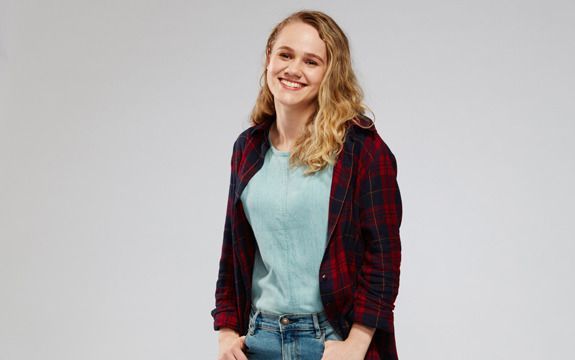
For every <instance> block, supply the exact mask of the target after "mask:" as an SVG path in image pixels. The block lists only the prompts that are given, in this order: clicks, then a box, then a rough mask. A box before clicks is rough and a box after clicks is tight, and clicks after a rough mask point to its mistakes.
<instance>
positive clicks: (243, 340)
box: [240, 335, 247, 349]
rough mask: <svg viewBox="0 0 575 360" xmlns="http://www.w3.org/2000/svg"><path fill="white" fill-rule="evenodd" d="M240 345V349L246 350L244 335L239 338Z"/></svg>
mask: <svg viewBox="0 0 575 360" xmlns="http://www.w3.org/2000/svg"><path fill="white" fill-rule="evenodd" d="M240 344H241V347H242V349H246V348H247V346H246V336H245V335H244V336H240Z"/></svg>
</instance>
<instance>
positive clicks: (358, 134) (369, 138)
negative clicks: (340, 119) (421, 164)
mask: <svg viewBox="0 0 575 360" xmlns="http://www.w3.org/2000/svg"><path fill="white" fill-rule="evenodd" d="M359 123H360V124H361V126H360V125H358V124H357V123H355V122H352V123H351V126H350V127H349V135H350V137H351V139H352V141H353V142H354V143H355V146H356V154H357V155H358V159H359V162H360V163H362V164H365V163H371V162H373V161H374V160H378V159H379V160H381V159H382V158H383V159H384V160H385V159H387V160H392V161H393V162H395V156H394V154H393V153H392V151H391V149H390V148H389V146H388V145H387V143H386V142H385V141H384V140H383V138H382V136H381V135H380V133H379V131H378V130H377V128H376V127H375V123H374V121H373V120H371V119H370V118H368V117H367V116H365V115H363V116H362V118H361V119H360V121H359ZM364 125H365V126H368V127H365V126H364Z"/></svg>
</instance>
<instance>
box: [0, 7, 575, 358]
mask: <svg viewBox="0 0 575 360" xmlns="http://www.w3.org/2000/svg"><path fill="white" fill-rule="evenodd" d="M301 8H313V9H318V10H323V11H325V12H327V13H328V14H329V15H331V16H332V17H333V18H334V19H335V20H336V21H337V22H338V23H339V24H340V25H341V26H342V28H343V29H344V31H346V33H347V35H348V36H349V38H350V40H351V46H352V53H353V54H352V55H353V61H354V66H355V69H356V71H357V75H358V77H359V80H360V82H361V84H362V86H363V88H364V90H365V93H366V95H367V96H366V102H367V104H368V105H369V106H370V107H371V108H372V110H373V111H374V113H375V114H376V120H375V121H376V127H377V128H378V130H379V133H380V135H381V136H382V138H383V139H384V140H385V141H386V142H387V144H388V145H389V146H390V148H391V149H392V151H393V152H394V154H395V155H396V157H397V160H398V166H399V168H398V171H399V177H398V180H399V184H400V189H401V191H402V196H403V201H404V221H403V224H402V228H401V234H402V244H403V263H402V278H401V287H400V293H399V297H398V300H397V307H396V328H397V346H398V349H399V354H400V357H401V358H402V359H454V360H458V359H567V358H573V357H574V356H575V351H573V348H572V344H571V343H572V341H573V336H574V335H575V331H574V330H573V324H574V323H575V315H574V314H575V312H574V311H573V304H574V303H575V294H574V289H573V284H574V281H573V273H574V271H575V267H574V265H573V254H574V250H575V245H574V242H573V240H574V237H573V235H572V234H571V233H570V232H569V231H571V229H570V227H569V226H568V225H569V222H568V220H572V219H573V213H574V212H573V201H574V200H575V199H574V196H573V190H572V186H573V183H575V162H574V161H573V154H574V153H575V145H574V144H573V140H572V138H573V136H574V135H575V134H574V128H575V126H574V124H573V120H574V115H575V110H574V109H573V104H574V99H575V85H574V84H575V83H574V81H575V77H574V67H573V64H575V36H574V35H575V6H574V4H573V2H572V1H500V0H499V1H494V0H489V1H433V2H430V1H402V2H398V1H383V2H381V1H378V2H375V1H373V2H361V1H356V2H353V3H352V2H350V1H318V2H300V1H289V2H281V3H280V2H275V1H257V2H256V1H252V2H249V3H247V2H232V1H230V2H226V3H224V2H199V1H197V2H194V1H189V0H186V1H184V0H180V1H165V0H164V1H159V0H157V1H126V0H122V1H118V0H115V1H72V0H60V1H2V2H0V94H1V95H0V119H1V121H0V239H1V242H0V284H1V287H0V359H1V360H21V359H26V360H40V359H41V360H45V359H54V360H56V359H58V360H65V359H70V360H77V359H83V360H91V359H102V360H104V359H105V360H112V359H215V358H216V354H217V332H215V331H213V330H212V318H211V316H210V313H209V312H210V310H211V309H212V307H213V305H214V289H215V281H216V276H217V266H218V260H219V254H220V246H221V239H222V234H223V225H224V215H225V206H226V199H227V186H228V180H229V161H230V156H231V150H232V144H233V141H234V140H235V138H236V136H237V135H238V134H239V132H240V131H241V130H243V129H245V128H247V126H248V115H249V113H250V110H251V107H252V105H253V103H254V100H255V97H256V95H257V89H258V81H259V76H260V72H261V66H262V61H263V54H264V45H265V40H266V38H267V36H268V34H269V32H270V30H271V29H272V27H273V26H274V25H275V24H276V23H277V22H278V21H280V20H281V19H282V18H283V17H285V16H287V15H288V14H289V13H291V12H292V11H295V10H299V9H301ZM571 223H572V222H571Z"/></svg>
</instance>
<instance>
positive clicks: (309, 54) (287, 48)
mask: <svg viewBox="0 0 575 360" xmlns="http://www.w3.org/2000/svg"><path fill="white" fill-rule="evenodd" d="M281 49H285V50H290V51H294V50H293V49H292V48H290V47H289V46H285V45H284V46H280V47H278V48H277V50H281ZM304 55H305V56H311V57H314V58H316V59H318V60H319V61H321V62H322V63H323V62H324V61H323V59H322V58H321V57H320V56H318V55H316V54H314V53H304Z"/></svg>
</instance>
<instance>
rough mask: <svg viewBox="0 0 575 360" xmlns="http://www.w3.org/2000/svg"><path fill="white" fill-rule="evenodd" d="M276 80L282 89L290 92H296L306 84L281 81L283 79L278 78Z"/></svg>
mask: <svg viewBox="0 0 575 360" xmlns="http://www.w3.org/2000/svg"><path fill="white" fill-rule="evenodd" d="M278 79H279V81H280V83H281V84H282V85H283V87H284V88H286V89H290V90H298V89H301V88H303V87H305V86H307V85H306V84H304V83H300V82H297V81H291V80H287V79H283V78H278Z"/></svg>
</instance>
